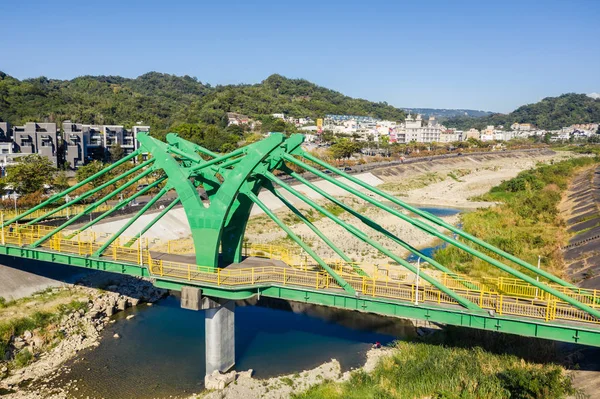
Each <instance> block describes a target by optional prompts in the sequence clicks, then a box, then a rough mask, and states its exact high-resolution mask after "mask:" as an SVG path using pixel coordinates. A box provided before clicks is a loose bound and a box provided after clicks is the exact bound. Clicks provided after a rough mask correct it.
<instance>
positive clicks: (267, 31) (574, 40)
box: [0, 0, 600, 112]
mask: <svg viewBox="0 0 600 399" xmlns="http://www.w3.org/2000/svg"><path fill="white" fill-rule="evenodd" d="M0 15H1V17H0V27H1V28H0V29H1V33H0V54H1V56H0V70H2V71H4V72H6V73H8V74H10V75H12V76H15V77H17V78H19V79H23V78H29V77H37V76H41V75H43V76H47V77H51V78H61V79H72V78H74V77H76V76H80V75H121V76H126V77H136V76H138V75H141V74H143V73H145V72H148V71H159V72H165V73H172V74H176V75H184V74H187V75H190V76H195V77H197V78H198V79H199V80H201V81H203V82H208V83H210V84H213V85H216V84H228V83H257V82H260V81H261V80H263V79H265V78H266V77H267V76H269V75H270V74H273V73H279V74H282V75H285V76H287V77H292V78H305V79H308V80H310V81H312V82H315V83H317V84H319V85H322V86H325V87H328V88H331V89H334V90H338V91H341V92H342V93H344V94H347V95H350V96H353V97H361V98H366V99H369V100H373V101H387V102H388V103H389V104H392V105H395V106H398V107H435V108H474V109H485V110H492V111H500V112H507V111H510V110H512V109H514V108H515V107H517V106H519V105H522V104H526V103H531V102H536V101H539V100H540V99H542V98H543V97H547V96H555V95H559V94H561V93H565V92H580V93H591V92H600V40H599V38H600V1H598V0H579V1H577V0H572V1H550V0H547V1H544V0H537V1H528V0H523V1H505V0H503V1H491V0H480V1H460V0H456V1H450V0H447V1H432V0H423V1H411V2H403V1H380V0H370V1H353V0H346V1H325V0H321V1H312V0H306V1H294V2H288V1H281V0H279V1H260V0H257V1H237V0H229V1H223V2H220V1H200V0H198V1H177V0H172V1H153V0H146V1H137V0H133V1H132V0H127V1H123V0H121V1H112V0H108V1H81V0H78V1H70V0H67V1H56V2H50V1H28V0H0Z"/></svg>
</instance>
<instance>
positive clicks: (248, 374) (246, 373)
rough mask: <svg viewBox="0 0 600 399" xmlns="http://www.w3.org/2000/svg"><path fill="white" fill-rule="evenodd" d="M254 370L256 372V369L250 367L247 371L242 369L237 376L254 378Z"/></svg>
mask: <svg viewBox="0 0 600 399" xmlns="http://www.w3.org/2000/svg"><path fill="white" fill-rule="evenodd" d="M253 372H254V370H252V369H248V370H246V371H240V372H239V373H238V374H237V378H238V379H240V378H252V373H253Z"/></svg>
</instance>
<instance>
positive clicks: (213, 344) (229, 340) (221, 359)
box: [203, 298, 235, 375]
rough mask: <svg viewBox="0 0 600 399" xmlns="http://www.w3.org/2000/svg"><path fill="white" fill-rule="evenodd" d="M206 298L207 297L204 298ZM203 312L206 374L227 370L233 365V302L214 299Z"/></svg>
mask: <svg viewBox="0 0 600 399" xmlns="http://www.w3.org/2000/svg"><path fill="white" fill-rule="evenodd" d="M206 299H208V298H206ZM205 302H213V303H214V304H216V306H214V305H213V304H211V306H210V307H208V308H206V312H205V313H204V329H205V331H206V375H210V374H212V373H213V371H215V370H218V371H220V372H222V373H224V372H226V371H229V369H231V368H232V367H233V366H234V365H235V302H233V301H227V302H224V303H222V304H220V303H217V302H215V301H212V300H209V301H203V305H204V303H205Z"/></svg>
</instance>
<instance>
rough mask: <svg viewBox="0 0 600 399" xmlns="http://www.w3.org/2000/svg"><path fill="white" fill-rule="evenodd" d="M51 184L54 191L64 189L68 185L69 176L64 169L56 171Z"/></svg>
mask: <svg viewBox="0 0 600 399" xmlns="http://www.w3.org/2000/svg"><path fill="white" fill-rule="evenodd" d="M52 186H53V187H54V189H55V190H56V191H64V190H66V189H67V188H69V187H70V184H69V178H68V177H67V174H66V173H65V172H64V171H60V172H58V174H57V175H56V177H55V178H54V181H53V182H52Z"/></svg>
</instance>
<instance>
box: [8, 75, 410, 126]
mask: <svg viewBox="0 0 600 399" xmlns="http://www.w3.org/2000/svg"><path fill="white" fill-rule="evenodd" d="M227 112H239V113H242V114H246V115H248V116H250V117H253V118H260V117H261V116H265V115H270V114H272V113H276V112H277V113H279V112H284V113H286V114H288V115H290V116H296V117H305V116H310V117H313V118H316V117H322V116H323V115H325V114H356V115H370V116H374V117H379V118H385V119H391V120H397V121H401V120H403V119H404V114H405V113H404V111H403V110H401V109H398V108H395V107H392V106H390V105H388V104H386V103H374V102H371V101H367V100H362V99H354V98H351V97H348V96H345V95H343V94H341V93H339V92H336V91H333V90H329V89H326V88H324V87H320V86H317V85H315V84H313V83H310V82H308V81H306V80H302V79H288V78H285V77H283V76H280V75H272V76H270V77H268V78H267V79H266V80H264V81H263V82H261V83H259V84H254V85H226V86H216V87H211V86H210V85H208V84H203V83H202V82H200V81H198V80H197V79H195V78H192V77H189V76H181V77H180V76H174V75H168V74H162V73H157V72H150V73H147V74H145V75H142V76H139V77H137V78H135V79H128V78H123V77H119V76H82V77H78V78H75V79H73V80H55V79H48V78H45V77H40V78H35V79H26V80H22V81H20V80H18V79H15V78H13V77H11V76H8V75H6V74H5V73H2V72H0V120H3V121H8V122H10V123H12V124H21V123H23V122H27V121H49V122H57V123H60V122H62V121H63V120H65V119H71V120H73V121H76V122H83V123H95V124H124V125H131V124H134V123H136V122H138V121H143V122H144V123H145V124H150V125H151V126H152V127H153V128H154V129H155V131H166V130H167V129H169V128H171V127H173V126H177V125H181V124H184V123H186V124H200V125H220V126H221V127H224V126H223V122H224V120H225V116H226V113H227Z"/></svg>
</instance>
